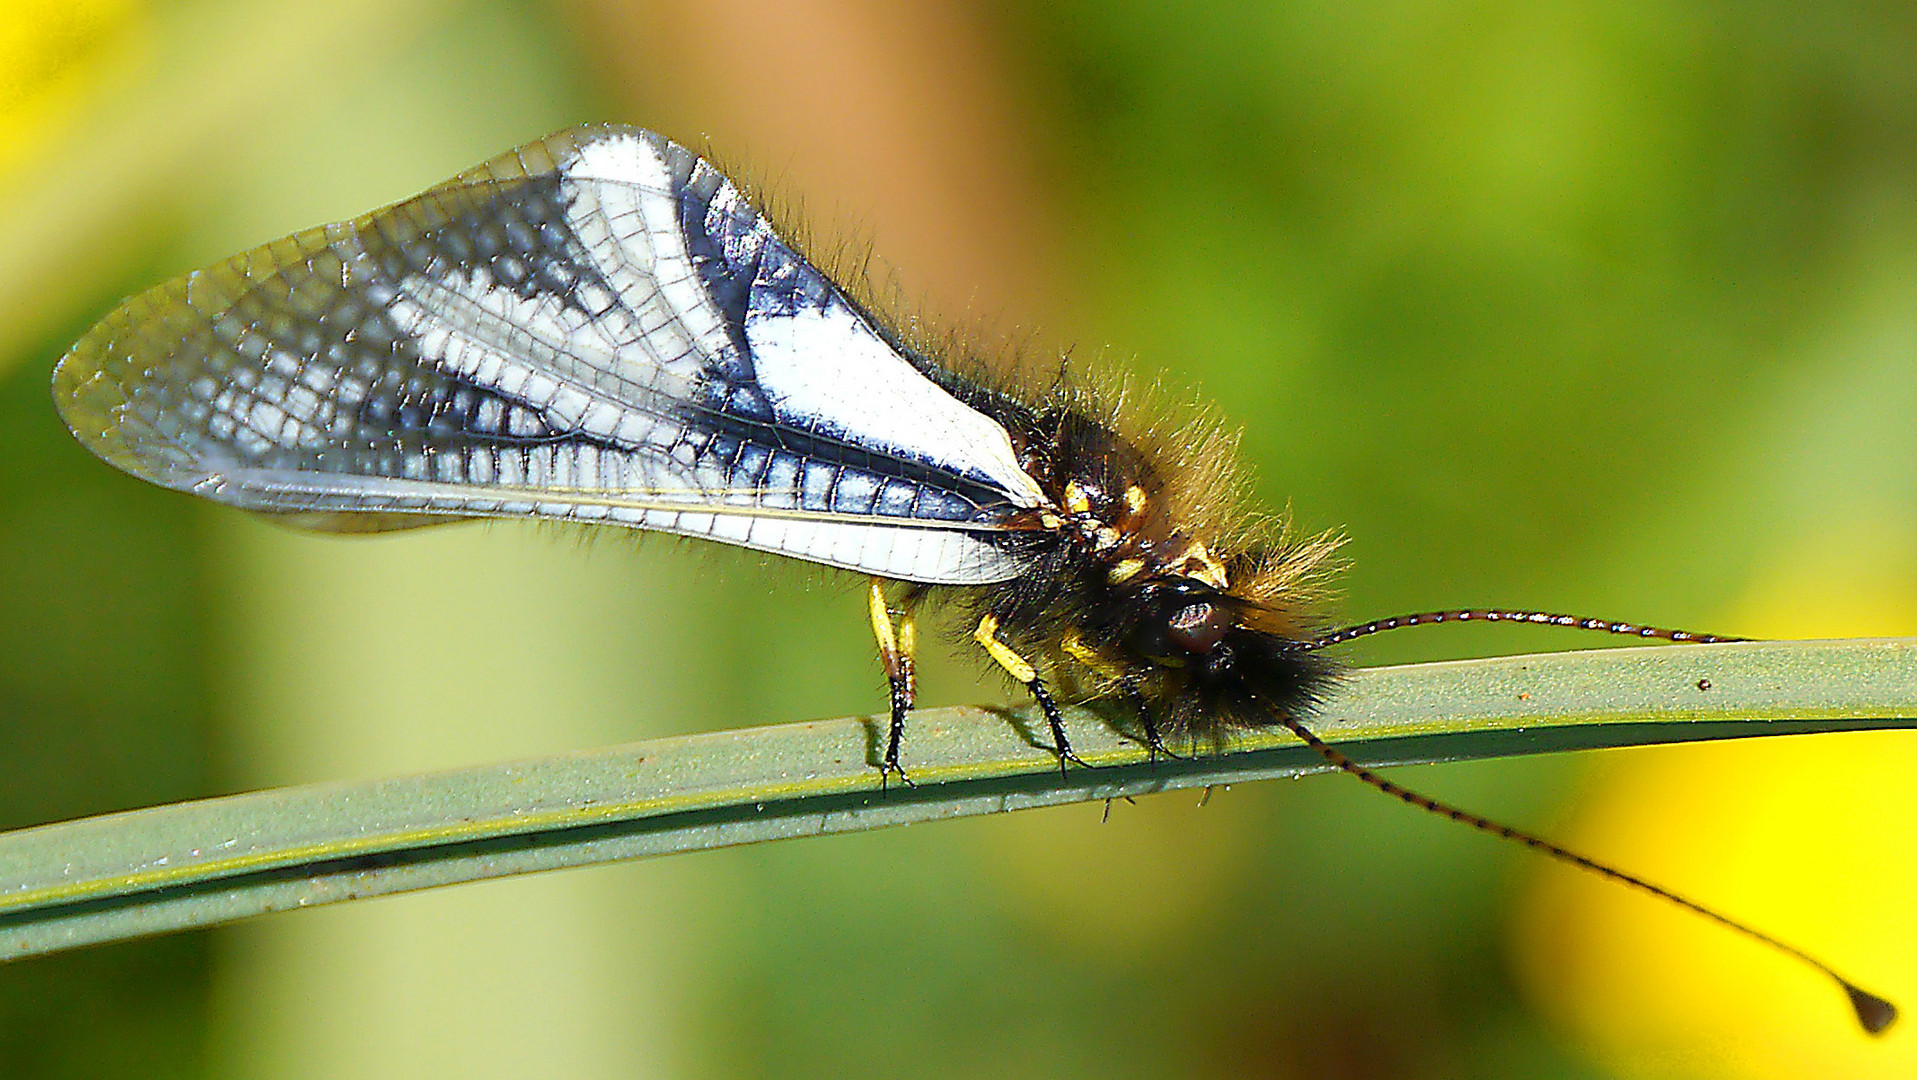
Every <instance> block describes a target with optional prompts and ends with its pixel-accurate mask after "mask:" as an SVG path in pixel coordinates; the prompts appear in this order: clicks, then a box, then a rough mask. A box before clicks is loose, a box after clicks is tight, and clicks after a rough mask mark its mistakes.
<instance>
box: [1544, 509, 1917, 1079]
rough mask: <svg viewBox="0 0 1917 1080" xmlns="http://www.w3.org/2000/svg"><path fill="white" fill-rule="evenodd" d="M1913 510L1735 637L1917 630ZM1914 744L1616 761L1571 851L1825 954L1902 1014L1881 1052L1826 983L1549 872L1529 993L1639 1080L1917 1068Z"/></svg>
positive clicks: (1582, 816)
mask: <svg viewBox="0 0 1917 1080" xmlns="http://www.w3.org/2000/svg"><path fill="white" fill-rule="evenodd" d="M1914 539H1917V538H1913V537H1912V536H1910V535H1909V533H1908V531H1907V527H1906V526H1905V524H1904V523H1903V522H1901V521H1899V520H1897V519H1896V517H1895V515H1886V516H1884V517H1883V518H1881V519H1879V520H1875V521H1873V520H1871V518H1870V515H1869V514H1867V513H1864V514H1859V515H1858V516H1857V517H1856V518H1854V519H1850V520H1846V521H1833V522H1831V523H1829V524H1828V526H1827V527H1825V528H1822V529H1820V530H1817V531H1816V535H1813V536H1811V537H1808V538H1806V540H1804V541H1803V542H1802V543H1801V544H1800V545H1799V546H1798V547H1797V548H1796V550H1793V551H1790V552H1787V553H1785V554H1784V555H1783V557H1781V558H1779V559H1777V560H1776V561H1775V564H1774V565H1773V567H1772V568H1771V570H1770V571H1769V572H1768V573H1767V574H1765V575H1763V576H1762V577H1761V578H1760V579H1759V580H1758V581H1757V582H1755V583H1754V586H1753V588H1752V589H1751V591H1750V592H1749V594H1748V595H1747V596H1746V599H1745V601H1744V603H1743V604H1742V605H1741V608H1742V610H1741V612H1739V613H1736V614H1737V616H1738V617H1735V618H1733V619H1731V620H1730V624H1731V625H1735V626H1737V627H1739V628H1740V629H1741V630H1745V631H1747V632H1749V633H1752V634H1754V635H1757V636H1764V637H1779V638H1784V637H1790V638H1820V637H1844V636H1871V635H1885V636H1890V635H1898V634H1913V633H1917V554H1912V553H1913V552H1917V543H1913V540H1914ZM1913 775H1917V737H1913V736H1912V734H1911V733H1909V732H1897V731H1891V732H1870V733H1859V734H1855V735H1839V736H1829V735H1825V736H1818V737H1816V738H1793V739H1758V740H1751V741H1745V742H1732V743H1721V744H1700V745H1694V746H1679V747H1670V748H1665V749H1658V750H1639V751H1631V752H1629V753H1623V754H1613V755H1607V760H1606V762H1605V766H1604V768H1603V769H1602V771H1601V772H1600V774H1599V776H1598V777H1597V778H1596V779H1595V780H1594V782H1593V784H1592V788H1591V795H1590V797H1589V798H1586V799H1584V800H1582V801H1581V802H1580V805H1579V808H1578V814H1577V819H1576V820H1575V821H1573V822H1572V823H1571V824H1570V826H1569V827H1568V828H1566V829H1564V830H1561V836H1562V838H1563V839H1564V841H1565V842H1566V843H1567V844H1568V845H1570V846H1571V847H1573V848H1576V849H1578V850H1580V851H1584V852H1587V853H1590V854H1592V855H1595V856H1597V857H1599V858H1603V859H1608V860H1610V861H1612V862H1614V863H1616V864H1617V865H1619V866H1623V867H1626V868H1628V869H1630V870H1632V871H1635V872H1638V873H1641V874H1643V875H1644V876H1646V877H1648V878H1650V879H1651V880H1653V881H1656V882H1658V883H1660V884H1663V885H1667V886H1669V887H1671V888H1673V889H1676V890H1677V891H1679V892H1682V893H1685V894H1687V895H1689V896H1691V897H1692V898H1693V899H1696V900H1698V901H1700V902H1703V903H1705V904H1708V905H1711V906H1713V907H1716V908H1718V909H1719V910H1722V911H1724V912H1725V913H1727V914H1729V915H1732V916H1733V917H1736V918H1739V919H1743V920H1746V921H1747V922H1749V923H1751V924H1752V925H1755V926H1757V927H1759V928H1760V929H1763V930H1765V931H1767V932H1769V933H1772V934H1775V935H1776V936H1778V937H1780V938H1782V939H1784V940H1785V941H1789V942H1792V943H1793V944H1796V945H1798V946H1800V947H1802V948H1804V949H1806V950H1807V951H1809V952H1811V953H1813V954H1815V955H1817V956H1819V957H1821V958H1822V959H1824V960H1825V961H1826V962H1828V963H1829V964H1831V966H1833V967H1835V968H1836V969H1838V970H1839V971H1842V972H1844V973H1845V974H1846V975H1848V976H1849V977H1850V978H1853V979H1855V980H1857V982H1858V983H1860V984H1861V985H1863V986H1864V987H1865V988H1867V989H1869V990H1872V991H1874V992H1876V993H1880V994H1883V995H1885V996H1887V997H1889V998H1890V999H1891V1000H1892V1001H1894V1002H1896V1003H1897V1004H1898V1005H1899V1006H1901V1007H1902V1008H1903V1010H1904V1018H1903V1019H1902V1020H1901V1021H1900V1022H1899V1023H1898V1024H1897V1026H1895V1027H1893V1028H1891V1029H1890V1030H1889V1031H1888V1032H1886V1033H1885V1034H1884V1036H1883V1037H1882V1038H1881V1039H1872V1038H1871V1037H1869V1036H1867V1035H1865V1034H1863V1033H1862V1032H1860V1031H1858V1030H1857V1027H1856V1025H1855V1023H1854V1022H1853V1021H1852V1019H1851V1015H1850V1010H1849V1009H1848V1008H1847V1007H1846V1005H1845V1002H1844V999H1843V996H1842V995H1841V994H1840V993H1839V991H1838V990H1837V988H1836V987H1834V986H1832V985H1831V984H1830V983H1829V982H1828V981H1827V980H1825V979H1824V978H1823V977H1822V976H1820V975H1818V974H1817V973H1816V972H1813V971H1811V970H1810V969H1808V968H1806V967H1803V966H1802V965H1799V964H1796V963H1794V962H1793V961H1791V960H1789V959H1787V958H1785V957H1783V956H1781V955H1779V954H1777V953H1775V952H1772V951H1770V950H1767V949H1764V948H1762V947H1761V946H1758V945H1756V944H1754V943H1752V942H1750V941H1748V940H1745V939H1743V938H1741V937H1739V936H1738V935H1735V934H1731V933H1729V932H1727V931H1725V930H1724V929H1723V928H1721V927H1717V926H1714V925H1712V924H1710V923H1709V922H1707V921H1705V920H1703V919H1700V918H1697V917H1695V916H1693V915H1691V914H1689V913H1688V912H1684V911H1680V910H1678V909H1676V908H1674V907H1671V906H1670V905H1667V904H1660V903H1658V902H1656V901H1653V900H1650V899H1648V898H1643V897H1639V896H1635V895H1632V894H1630V893H1629V892H1627V891H1626V890H1623V889H1620V888H1618V887H1617V886H1615V885H1612V884H1610V883H1608V882H1602V881H1598V880H1596V879H1595V878H1592V877H1590V875H1582V874H1575V873H1570V872H1564V871H1561V870H1560V869H1559V868H1557V867H1540V868H1537V869H1536V870H1535V871H1533V872H1532V874H1531V881H1530V883H1529V887H1528V888H1527V890H1526V896H1525V898H1524V900H1523V902H1522V904H1521V909H1520V912H1519V916H1518V926H1517V934H1516V943H1515V952H1516V956H1515V961H1516V966H1517V969H1518V976H1519V979H1520V981H1521V982H1523V983H1524V984H1525V985H1526V987H1527V989H1528V990H1529V991H1531V993H1532V995H1533V996H1534V997H1535V998H1536V999H1537V1000H1538V1001H1539V1003H1540V1007H1541V1008H1542V1009H1543V1010H1545V1011H1547V1012H1550V1013H1552V1014H1554V1015H1555V1017H1556V1018H1557V1020H1558V1021H1559V1024H1560V1026H1561V1027H1563V1028H1564V1029H1566V1030H1567V1031H1569V1032H1570V1033H1572V1034H1573V1035H1574V1036H1575V1037H1576V1038H1577V1039H1578V1040H1579V1041H1580V1042H1582V1043H1584V1044H1585V1045H1586V1046H1587V1047H1588V1048H1589V1049H1590V1050H1591V1051H1593V1052H1594V1053H1595V1054H1596V1055H1597V1056H1598V1057H1599V1058H1600V1059H1601V1060H1603V1061H1604V1062H1605V1064H1606V1065H1607V1066H1609V1067H1610V1068H1612V1069H1614V1070H1616V1072H1617V1073H1618V1074H1619V1075H1620V1076H1624V1077H1671V1078H1675V1077H1685V1078H1703V1077H1712V1078H1721V1080H1760V1078H1762V1080H1785V1078H1788V1077H1799V1076H1817V1077H1827V1078H1832V1080H1839V1078H1858V1080H1863V1078H1878V1077H1882V1078H1885V1080H1888V1078H1891V1077H1908V1076H1911V1075H1913V1073H1914V1072H1917V1027H1913V1021H1912V1016H1913V1015H1917V927H1913V925H1912V923H1911V919H1910V901H1911V898H1912V897H1913V896H1917V858H1914V857H1913V856H1912V855H1911V854H1910V851H1911V839H1912V838H1913V837H1917V799H1913V798H1912V795H1911V791H1912V788H1911V781H1910V778H1911V777H1912V776H1913Z"/></svg>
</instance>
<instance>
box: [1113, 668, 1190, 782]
mask: <svg viewBox="0 0 1917 1080" xmlns="http://www.w3.org/2000/svg"><path fill="white" fill-rule="evenodd" d="M1125 696H1126V697H1128V698H1130V699H1131V702H1132V706H1133V707H1134V708H1136V709H1137V710H1138V722H1139V724H1141V725H1143V727H1144V728H1145V748H1146V749H1147V750H1149V751H1150V752H1151V761H1152V762H1153V763H1154V764H1156V763H1157V761H1158V755H1160V754H1163V755H1165V756H1166V757H1168V758H1177V757H1179V755H1177V754H1174V753H1172V752H1171V750H1170V749H1169V748H1168V747H1166V745H1165V739H1164V737H1163V736H1162V735H1160V734H1159V731H1158V718H1157V717H1155V716H1153V715H1152V703H1151V702H1150V701H1149V700H1147V699H1146V697H1145V694H1144V692H1143V691H1141V690H1139V689H1138V683H1137V682H1135V681H1132V680H1129V679H1128V680H1126V682H1125ZM1181 760H1182V759H1181Z"/></svg>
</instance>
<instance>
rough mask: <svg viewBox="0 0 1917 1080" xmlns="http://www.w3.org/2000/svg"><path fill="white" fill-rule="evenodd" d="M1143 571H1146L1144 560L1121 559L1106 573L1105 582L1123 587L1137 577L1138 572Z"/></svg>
mask: <svg viewBox="0 0 1917 1080" xmlns="http://www.w3.org/2000/svg"><path fill="white" fill-rule="evenodd" d="M1143 569H1145V560H1143V559H1139V558H1131V559H1120V560H1119V561H1117V562H1115V563H1113V564H1112V568H1111V569H1110V570H1107V571H1105V580H1107V581H1109V582H1111V583H1112V584H1114V585H1123V584H1125V583H1126V582H1127V581H1130V580H1131V579H1133V578H1135V577H1137V576H1138V572H1139V571H1140V570H1143Z"/></svg>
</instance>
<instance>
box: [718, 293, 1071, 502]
mask: <svg viewBox="0 0 1917 1080" xmlns="http://www.w3.org/2000/svg"><path fill="white" fill-rule="evenodd" d="M746 336H747V338H748V339H749V340H750V341H751V343H752V358H753V360H754V361H755V362H756V365H757V369H758V373H759V384H760V385H761V386H763V387H765V390H766V395H767V397H769V398H770V399H771V401H772V405H773V408H775V409H777V410H778V411H779V412H780V413H781V414H782V415H785V416H788V417H792V418H794V419H798V418H804V419H806V420H809V421H813V422H814V423H817V424H819V425H821V426H823V427H825V428H826V429H827V430H828V431H830V432H831V434H833V435H834V436H836V437H838V438H841V439H845V440H846V441H848V442H853V443H857V444H859V445H861V446H870V447H874V448H884V449H886V450H888V451H890V452H892V453H893V454H896V455H898V456H900V457H909V458H911V459H914V460H917V461H922V462H926V463H928V464H936V465H939V466H941V467H944V468H948V469H951V470H952V471H954V472H962V473H972V474H975V475H978V476H981V477H983V478H985V479H986V480H989V481H990V482H991V483H994V484H997V485H998V486H999V487H1001V488H1002V489H1004V490H1005V492H1006V493H1007V494H1009V495H1011V496H1012V497H1013V498H1014V499H1015V500H1016V502H1017V505H1019V506H1022V507H1034V506H1038V505H1040V504H1041V503H1043V502H1044V501H1045V494H1044V492H1042V491H1040V490H1039V488H1038V484H1037V482H1036V481H1034V480H1033V479H1032V478H1031V477H1030V476H1027V475H1026V473H1025V470H1023V469H1021V468H1019V466H1018V455H1017V454H1016V453H1015V452H1014V451H1013V449H1012V439H1011V437H1010V436H1009V435H1007V434H1006V432H1005V428H1004V427H1002V426H1000V425H999V423H998V422H997V421H995V420H992V419H991V418H989V417H987V416H984V415H983V414H981V413H979V412H978V411H976V410H974V409H969V408H967V407H965V406H964V405H963V404H961V403H960V402H959V401H958V400H957V399H955V398H954V397H952V395H950V394H948V393H946V392H945V391H943V390H941V389H939V388H938V387H937V386H936V385H934V384H933V382H932V380H930V379H928V378H926V377H925V376H924V375H922V374H920V373H919V371H918V369H917V368H914V367H913V366H912V365H911V364H908V363H906V362H905V358H904V357H901V356H900V355H899V354H898V353H896V352H894V351H893V350H892V347H891V346H889V345H887V344H886V343H885V342H884V341H883V340H881V339H880V338H879V336H878V335H877V334H874V333H873V332H872V328H871V327H870V326H868V325H866V323H865V321H864V320H863V319H860V318H859V317H858V316H857V315H855V314H854V313H853V312H852V311H851V309H850V308H846V307H831V308H825V309H821V310H812V311H801V312H799V313H798V314H796V315H779V316H768V317H763V318H758V317H755V318H748V319H747V320H746Z"/></svg>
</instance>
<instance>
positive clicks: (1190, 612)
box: [1169, 600, 1232, 653]
mask: <svg viewBox="0 0 1917 1080" xmlns="http://www.w3.org/2000/svg"><path fill="white" fill-rule="evenodd" d="M1231 625H1232V618H1231V613H1230V612H1227V611H1226V610H1225V609H1224V608H1221V607H1219V606H1218V605H1216V604H1212V603H1208V602H1206V601H1202V600H1201V601H1199V602H1198V603H1195V604H1186V605H1185V606H1184V607H1182V608H1179V609H1178V610H1177V611H1175V612H1172V617H1171V620H1170V626H1169V636H1170V637H1171V640H1172V641H1173V643H1175V644H1177V645H1179V646H1180V647H1182V648H1184V649H1185V650H1186V651H1187V652H1194V653H1208V652H1210V651H1211V650H1212V649H1213V648H1214V647H1215V646H1216V645H1217V644H1218V643H1219V642H1220V641H1222V640H1224V637H1225V635H1226V634H1227V633H1229V632H1230V631H1231Z"/></svg>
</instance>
